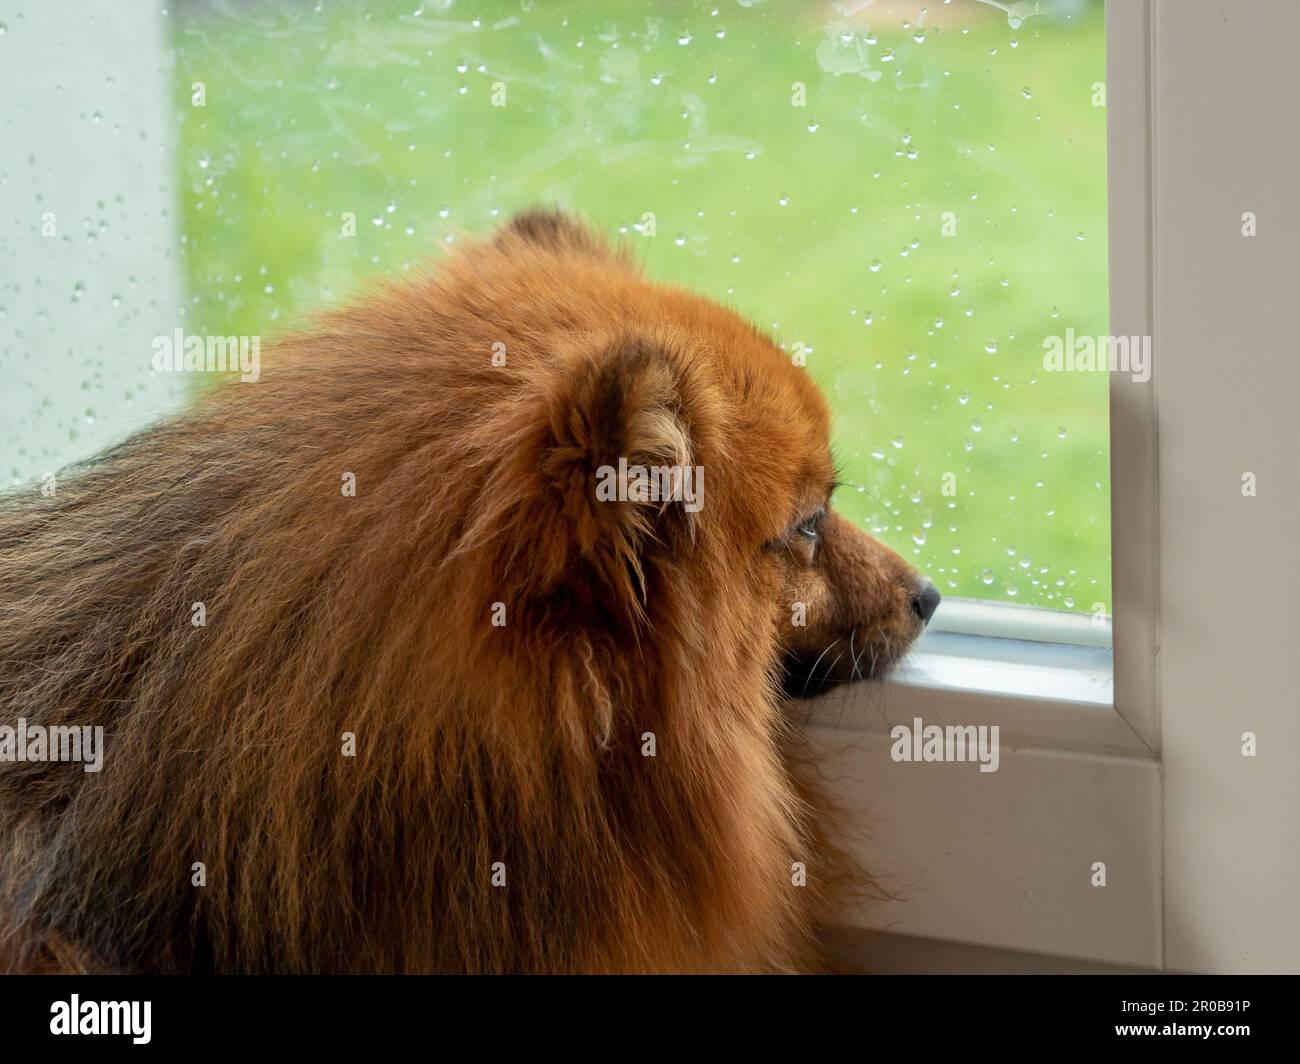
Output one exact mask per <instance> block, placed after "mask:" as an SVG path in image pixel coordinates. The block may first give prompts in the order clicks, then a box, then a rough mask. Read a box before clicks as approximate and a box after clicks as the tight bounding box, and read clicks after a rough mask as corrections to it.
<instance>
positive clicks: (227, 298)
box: [173, 0, 1110, 611]
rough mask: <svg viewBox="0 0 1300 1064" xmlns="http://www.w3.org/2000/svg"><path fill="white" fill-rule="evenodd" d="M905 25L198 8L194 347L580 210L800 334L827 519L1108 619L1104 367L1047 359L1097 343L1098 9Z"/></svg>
mask: <svg viewBox="0 0 1300 1064" xmlns="http://www.w3.org/2000/svg"><path fill="white" fill-rule="evenodd" d="M847 6H850V7H851V6H855V5H853V4H850V5H847ZM919 6H920V5H918V4H904V3H898V2H892V0H881V2H878V3H877V4H875V5H872V6H869V7H867V8H865V9H864V10H862V11H860V12H859V13H858V14H857V15H855V16H853V17H849V18H844V17H840V16H837V15H836V14H835V11H834V10H833V9H832V8H831V7H830V5H826V4H810V3H780V2H777V0H769V2H766V3H758V2H751V3H743V2H742V3H740V4H737V3H736V2H735V0H714V2H713V3H704V4H696V3H686V2H682V3H661V4H657V5H647V6H644V7H643V6H642V5H638V4H633V3H629V2H627V0H594V2H583V3H576V2H575V3H570V4H558V3H550V4H547V3H542V2H536V3H532V2H529V0H524V2H523V3H520V2H518V0H500V2H485V3H478V4H459V3H457V4H446V3H442V4H438V3H426V4H423V5H420V4H419V2H418V0H405V2H404V3H388V2H370V3H365V4H362V3H359V2H335V3H328V4H319V3H316V2H314V0H313V2H304V3H297V2H291V3H272V2H269V0H267V2H260V3H259V2H255V0H246V2H243V3H238V4H231V3H228V2H223V3H221V4H208V3H201V2H194V0H190V2H188V3H182V4H181V5H180V6H179V7H177V8H176V9H175V10H174V13H173V31H174V45H175V50H176V66H175V79H176V102H177V108H178V111H177V113H178V115H179V119H178V121H179V123H180V152H179V159H180V166H181V171H182V172H181V175H180V188H181V200H182V202H181V210H182V221H181V226H182V232H183V236H184V240H185V252H186V273H187V278H188V283H189V286H190V290H191V292H192V293H193V296H192V305H191V309H190V313H191V318H190V320H189V321H188V322H187V323H186V324H187V328H189V329H190V330H191V331H207V332H217V333H245V334H261V335H264V336H268V335H274V333H275V332H276V331H277V329H279V328H286V327H288V326H289V325H291V324H292V323H293V321H294V320H295V319H297V318H298V317H300V316H301V315H303V314H305V313H309V312H310V311H311V310H312V309H314V308H316V307H319V306H322V305H325V304H328V303H331V302H335V301H338V300H340V299H344V298H346V297H347V295H348V293H349V292H350V291H352V290H354V289H355V288H356V287H357V286H358V283H359V282H360V281H361V280H363V279H365V278H367V277H370V276H373V275H375V274H377V273H381V272H385V271H393V270H401V269H403V268H404V267H409V266H411V265H412V264H414V263H416V262H418V261H419V260H421V259H422V258H424V257H426V256H427V255H429V254H430V253H436V245H437V244H438V242H440V241H446V240H454V239H458V238H463V235H464V234H466V233H479V232H483V231H485V230H487V229H489V228H491V227H492V226H493V225H495V224H496V223H497V222H498V221H499V220H500V219H502V218H504V217H506V216H508V215H509V214H510V213H511V212H512V211H514V210H516V209H519V208H521V207H524V206H528V205H531V204H535V203H538V202H546V203H560V204H563V205H566V206H570V207H573V208H575V209H577V210H579V211H581V212H582V213H584V214H585V215H587V216H588V218H589V219H591V220H592V221H593V222H594V223H595V224H596V225H598V226H599V227H601V228H603V229H604V230H606V231H607V232H609V233H611V234H613V235H618V234H625V235H626V237H625V238H626V239H627V241H628V242H629V243H630V244H631V246H632V247H633V248H634V249H635V250H636V252H637V254H638V255H639V256H640V257H642V258H643V259H644V262H645V267H646V270H647V272H648V273H649V275H650V276H652V277H654V278H656V279H659V280H664V281H669V282H674V283H680V284H683V285H686V286H689V287H691V288H693V289H695V290H697V291H699V292H702V293H704V294H707V295H710V296H713V297H715V298H718V299H720V300H723V301H724V302H727V303H729V304H731V305H733V306H734V307H736V308H737V309H738V310H739V311H740V312H741V313H743V314H744V315H746V316H747V317H749V318H751V319H752V320H753V321H755V322H756V323H757V324H759V325H760V326H762V327H764V328H766V329H768V330H769V331H770V332H771V333H772V335H773V336H774V337H775V338H776V339H777V340H778V341H779V342H780V343H782V344H783V345H785V346H786V347H788V348H790V349H791V350H794V345H796V344H802V345H803V349H804V350H805V351H806V352H807V365H808V368H809V370H810V371H811V372H812V373H813V374H814V375H815V376H816V377H817V379H818V380H819V381H820V382H821V383H822V384H823V386H824V387H825V388H826V390H827V392H828V394H829V395H830V397H831V402H832V406H833V408H834V410H835V414H836V418H835V444H836V450H837V454H838V456H839V459H840V463H841V465H842V467H843V474H844V477H845V479H846V480H848V481H850V482H851V483H852V484H853V485H854V486H855V487H856V490H855V487H848V488H841V489H840V491H839V493H838V496H837V498H836V505H837V506H838V507H839V508H840V509H841V510H843V511H844V512H846V513H847V514H849V515H850V516H851V517H852V518H854V519H855V520H857V521H859V522H861V523H862V524H863V526H864V527H866V528H868V529H869V530H871V531H872V532H874V533H875V534H877V535H879V536H880V537H881V538H882V539H884V540H885V541H887V542H888V543H890V544H891V545H892V546H893V547H895V548H896V549H898V550H900V551H901V552H902V553H903V554H904V555H905V556H906V557H908V558H909V559H910V560H911V561H912V562H913V563H914V564H916V565H917V566H918V567H919V568H921V569H922V570H924V571H926V572H928V573H929V574H930V575H931V576H932V577H933V578H934V579H935V581H936V582H937V583H938V584H939V586H940V588H941V589H942V590H943V591H944V592H945V594H947V595H962V596H969V597H976V598H986V599H993V600H996V601H1004V602H1016V603H1023V604H1028V605H1039V606H1050V607H1053V608H1057V609H1075V610H1084V611H1086V610H1089V609H1091V608H1092V606H1093V604H1094V603H1096V602H1101V603H1104V604H1105V606H1106V608H1107V611H1109V603H1110V541H1109V487H1110V485H1109V472H1108V461H1109V459H1108V439H1107V437H1108V433H1107V381H1106V377H1105V375H1104V374H1092V375H1088V374H1062V373H1057V374H1045V373H1044V372H1043V370H1042V353H1043V338H1044V336H1046V335H1049V334H1062V333H1063V332H1064V330H1065V329H1066V328H1067V327H1072V328H1074V330H1075V332H1076V333H1078V334H1090V335H1098V334H1102V333H1104V332H1106V330H1107V309H1106V275H1107V271H1106V192H1105V172H1106V170H1105V109H1104V107H1097V106H1093V102H1092V99H1093V86H1094V83H1097V82H1101V81H1103V80H1104V77H1105V61H1104V44H1103V39H1104V35H1103V21H1102V17H1101V11H1100V3H1099V2H1094V0H1075V2H1073V3H1071V2H1067V0H1055V2H1054V0H1044V3H1043V7H1044V8H1045V9H1046V11H1047V13H1046V14H1043V15H1039V16H1036V17H1030V18H1026V19H1025V20H1024V21H1023V23H1021V24H1019V25H1018V26H1013V25H1012V23H1013V22H1016V21H1017V20H1016V19H1015V18H1010V19H1009V18H1008V15H1007V13H1006V12H1005V11H1003V10H999V9H996V8H994V7H991V6H987V5H984V4H980V3H977V2H976V0H955V2H954V3H953V4H951V5H944V4H942V2H941V0H932V2H931V3H930V4H929V6H930V8H931V9H932V13H930V14H928V15H927V18H926V19H925V20H923V21H922V22H921V23H920V25H919V26H918V25H914V24H911V23H905V15H904V14H903V12H904V11H905V10H911V11H913V12H914V11H916V10H918V9H919ZM1004 6H1005V5H1004ZM1010 6H1011V9H1012V10H1013V11H1015V12H1021V13H1023V12H1025V11H1026V10H1029V9H1032V8H1033V6H1034V5H1033V4H1032V3H1029V4H1025V3H1019V4H1013V5H1010ZM562 9H567V14H566V13H565V10H562ZM931 20H938V21H931ZM194 82H203V83H204V86H205V90H206V105H205V106H203V107H195V106H193V105H192V102H191V96H192V86H193V83H194ZM795 83H801V84H802V85H803V86H804V87H805V91H806V101H807V103H806V106H803V107H797V106H794V105H793V103H792V98H793V93H794V91H795V90H794V89H793V86H794V85H795ZM498 84H501V85H504V87H505V93H506V97H505V106H493V103H492V95H493V87H494V85H498ZM348 211H351V212H354V213H355V215H356V218H357V232H356V235H355V236H354V237H344V236H341V235H340V227H341V225H342V218H343V214H344V212H348ZM946 212H951V215H952V216H955V229H956V231H955V235H945V233H944V220H945V219H944V215H945V213H946ZM647 213H649V214H652V215H653V234H651V233H649V232H648V231H646V230H647V229H648V228H649V227H647V226H646V225H644V224H643V219H645V216H646V215H647ZM945 474H953V475H954V477H955V487H956V493H955V495H944V494H943V486H944V483H945V479H944V478H945ZM950 483H951V481H950Z"/></svg>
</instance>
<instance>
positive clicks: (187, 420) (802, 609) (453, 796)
mask: <svg viewBox="0 0 1300 1064" xmlns="http://www.w3.org/2000/svg"><path fill="white" fill-rule="evenodd" d="M827 432H828V418H827V412H826V407H825V404H824V402H823V400H822V398H821V396H820V395H819V394H818V392H817V390H816V388H815V387H814V386H813V384H812V382H811V381H810V380H809V379H808V377H807V376H806V374H805V373H804V372H803V371H802V370H800V369H798V368H796V367H795V366H793V365H792V364H791V361H790V359H789V358H788V357H787V356H786V355H784V354H783V353H782V352H781V351H780V350H779V349H778V348H777V347H776V346H775V345H774V344H773V343H772V342H771V341H770V340H768V339H767V338H766V337H764V336H763V335H761V334H760V333H759V332H757V331H756V330H755V329H753V328H751V327H750V326H749V325H747V324H745V323H744V322H743V321H741V320H740V319H739V318H737V317H736V316H735V315H734V314H732V313H731V312H729V311H727V310H724V309H722V308H721V307H718V306H716V305H714V304H712V303H709V302H706V301H704V300H702V299H699V298H697V297H695V296H692V295H689V294H687V293H685V292H682V291H677V290H674V289H671V288H664V287H660V286H658V285H654V284H651V283H650V282H648V281H646V280H645V279H644V278H643V277H641V276H640V274H639V273H638V271H637V270H636V269H635V268H634V266H633V265H632V264H631V263H630V262H629V260H628V259H627V258H626V257H623V256H622V255H620V254H618V253H615V252H611V251H610V250H609V249H608V248H607V247H606V246H605V245H604V244H603V242H602V241H601V240H599V239H598V238H597V237H595V236H593V235H592V234H590V233H589V232H588V231H587V230H586V229H584V228H583V227H581V226H580V225H579V224H577V223H576V222H573V221H571V220H569V219H567V218H566V217H564V216H562V215H556V214H549V213H533V214H527V215H524V216H521V217H519V218H516V219H515V220H514V221H513V222H512V223H510V224H509V225H507V226H506V227H505V228H504V229H503V230H502V231H501V232H500V233H498V234H497V235H496V237H495V238H494V239H492V240H491V241H490V242H486V243H481V244H477V245H474V246H470V247H468V248H467V249H465V250H464V251H461V252H460V253H458V254H457V255H456V256H454V257H453V258H452V259H451V260H450V261H449V262H448V263H446V264H445V265H444V266H443V267H441V268H440V270H439V272H438V273H437V275H436V276H434V277H431V278H427V279H423V280H420V281H417V282H414V283H403V284H401V285H394V286H392V287H389V288H387V289H385V290H383V291H382V292H380V293H378V294H376V295H374V296H373V297H371V298H370V299H369V300H368V301H364V302H362V303H361V304H360V305H358V306H356V307H353V308H352V309H348V310H343V311H340V312H337V313H333V314H329V315H326V316H325V317H323V318H322V319H321V320H320V322H319V324H318V326H317V327H316V328H315V329H313V330H312V331H310V332H308V333H305V334H302V335H299V336H296V337H294V338H292V339H289V340H287V341H285V342H284V343H282V344H280V345H279V346H278V348H277V353H276V356H275V358H274V359H273V360H272V364H271V366H270V368H269V369H268V371H267V372H266V373H265V375H264V376H263V379H262V380H261V382H260V383H257V384H251V385H244V384H238V383H232V384H230V385H228V386H225V387H223V388H219V389H216V390H214V391H212V392H211V393H209V394H207V395H206V396H205V397H204V398H202V399H201V400H200V401H199V402H198V403H197V404H196V406H195V407H194V408H193V409H192V410H191V411H189V412H187V413H186V414H185V415H184V416H183V417H181V418H179V419H177V420H174V421H169V422H165V423H163V424H160V425H157V426H155V427H153V428H151V429H149V430H147V431H145V432H143V433H141V434H139V435H137V436H135V437H134V438H132V439H130V440H128V441H127V442H126V443H124V444H122V445H121V446H119V447H116V448H114V449H112V450H110V451H108V452H107V453H105V454H103V455H101V456H100V457H98V458H96V459H95V460H94V461H92V462H90V463H88V464H87V465H85V466H84V467H83V468H81V469H79V470H77V471H76V472H75V475H73V476H71V477H70V478H69V479H68V480H67V481H66V482H60V484H59V486H58V488H57V491H56V493H55V494H54V496H53V497H52V498H46V497H43V496H41V495H39V494H37V493H35V492H27V493H23V494H17V495H11V496H9V497H7V498H5V499H4V500H3V501H2V502H0V725H7V726H9V727H10V729H13V728H14V727H15V726H16V720H15V718H21V719H22V720H23V721H24V722H25V724H24V726H25V728H27V729H28V730H29V731H30V729H32V728H33V727H34V726H35V727H41V728H45V729H50V728H52V727H56V726H72V727H77V728H85V727H96V726H100V727H102V728H103V729H104V732H103V734H104V736H105V749H104V752H103V764H102V771H99V772H85V771H83V767H84V766H82V765H79V764H74V763H67V762H62V763H61V762H57V761H50V760H24V759H21V757H20V758H13V757H11V758H8V759H6V760H4V761H2V762H0V964H2V965H3V966H5V967H7V968H8V969H9V970H17V971H24V970H26V971H31V970H51V969H54V970H77V969H92V970H104V971H126V972H212V971H215V972H508V971H514V972H646V971H663V972H669V971H676V972H696V971H718V972H723V971H744V972H761V971H799V970H810V969H815V968H816V967H817V966H818V964H819V958H818V951H817V946H816V937H815V928H816V926H817V923H818V921H819V919H821V918H823V917H824V916H825V914H826V912H827V911H828V910H827V906H828V905H830V904H832V903H833V901H834V898H835V893H836V890H837V889H838V888H837V886H836V884H837V883H840V882H842V881H843V880H844V879H845V875H846V869H845V868H844V867H843V866H842V864H841V862H839V861H838V859H837V858H836V856H835V853H834V852H833V850H832V849H831V848H830V847H829V846H828V844H827V841H826V838H825V835H824V832H823V830H822V826H821V823H820V821H819V815H818V813H817V803H816V802H815V800H814V795H813V793H812V791H811V790H810V788H809V787H808V786H807V785H806V784H804V783H803V782H801V781H800V777H799V774H798V772H797V770H796V767H795V766H796V762H795V761H794V760H793V759H792V757H791V755H790V751H789V743H790V741H791V734H790V732H791V729H790V726H789V724H788V723H787V721H786V719H785V717H784V715H783V711H782V691H781V687H782V683H783V681H784V683H785V684H786V686H787V687H788V688H791V689H792V690H793V691H794V692H796V693H798V692H799V691H802V690H805V689H807V690H809V691H812V690H818V689H820V688H822V687H824V686H825V685H827V684H828V683H833V682H838V681H844V680H850V679H855V678H858V677H861V676H863V675H864V674H870V673H872V672H879V671H880V670H882V669H883V668H885V667H886V666H887V665H888V664H889V663H890V662H892V661H893V660H895V659H896V658H897V657H898V655H899V654H900V653H901V652H902V651H903V649H904V648H905V647H906V646H907V645H908V643H909V642H910V641H911V640H912V639H913V638H914V637H915V636H916V634H917V633H918V631H919V630H920V628H921V627H922V625H923V624H924V622H925V621H926V620H927V619H928V618H929V616H930V614H931V613H932V612H933V610H934V607H935V604H936V602H937V600H938V593H937V592H935V591H934V589H933V588H932V587H929V586H928V585H926V584H924V583H923V582H921V581H919V580H918V578H917V577H916V576H915V575H914V574H913V572H912V571H911V570H910V569H909V568H908V566H907V565H906V564H905V563H904V562H903V561H902V560H901V559H900V558H899V557H898V556H897V555H895V554H893V553H892V552H891V551H889V550H888V549H886V548H885V547H883V546H882V545H880V544H879V543H877V542H875V541H874V540H872V539H871V538H870V537H868V536H867V535H865V534H863V533H862V532H860V531H858V530H857V529H856V528H854V527H852V526H851V525H850V524H849V523H848V522H846V521H845V520H843V519H842V518H840V517H838V516H836V514H835V513H834V512H832V511H831V510H830V508H829V497H830V494H831V490H832V487H833V480H834V474H833V471H832V467H831V459H830V455H829V451H828V446H827ZM638 467H640V468H638ZM611 470H613V471H616V472H615V473H611ZM199 603H201V604H202V606H201V607H199V606H198V605H197V604H199ZM803 618H806V624H800V623H798V622H799V621H800V620H801V619H803ZM201 622H202V623H201ZM51 734H53V733H51ZM10 752H11V753H12V752H13V751H12V750H11V751H10ZM796 865H802V866H803V867H804V868H805V869H806V875H807V884H806V885H799V884H802V877H800V876H799V875H796V874H794V873H793V872H792V868H793V867H795V866H796ZM849 878H852V877H851V875H850V876H849Z"/></svg>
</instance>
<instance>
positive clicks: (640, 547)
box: [539, 335, 704, 619]
mask: <svg viewBox="0 0 1300 1064" xmlns="http://www.w3.org/2000/svg"><path fill="white" fill-rule="evenodd" d="M675 366H676V367H677V368H675ZM681 366H682V362H681V361H680V360H673V359H670V357H669V352H668V351H667V349H666V348H665V346H664V343H663V342H661V341H658V340H653V339H649V338H645V337H639V336H635V335H632V336H622V337H618V338H616V339H614V340H612V341H610V342H608V343H603V344H599V345H597V346H596V347H595V349H594V350H592V351H591V353H590V354H589V355H586V356H584V357H581V358H578V359H575V360H573V361H571V362H569V363H568V364H567V365H566V366H565V368H564V369H563V370H562V371H561V374H560V377H559V379H558V381H557V382H556V384H555V386H554V387H553V389H552V390H551V392H550V394H549V395H548V396H547V397H546V428H545V433H544V437H543V442H542V447H541V456H540V462H539V472H540V474H541V480H540V484H541V490H542V492H543V493H545V494H546V495H549V496H550V498H549V499H547V498H543V499H541V500H539V501H540V502H541V503H542V506H543V509H544V510H546V511H547V512H548V515H549V517H550V518H551V519H552V520H556V521H558V522H559V524H558V526H557V528H556V530H555V534H556V535H558V536H560V537H562V539H563V548H562V549H561V550H560V551H558V552H556V554H554V555H553V557H556V558H557V560H558V558H560V557H562V558H563V567H564V572H563V574H561V573H559V572H554V573H553V574H552V575H553V576H554V577H556V578H559V579H562V580H563V581H564V582H565V583H566V584H568V585H570V586H571V587H572V585H574V584H575V583H577V584H581V583H582V582H583V581H587V582H589V585H590V586H589V587H588V588H587V590H588V591H589V592H590V593H591V595H592V596H593V597H594V598H595V599H598V600H600V601H601V602H602V603H603V604H604V605H606V606H607V607H608V608H609V609H610V610H611V611H616V612H617V613H619V614H622V615H624V616H626V617H627V618H628V619H635V618H638V617H640V616H641V615H642V610H643V607H644V604H645V598H646V594H647V581H648V579H649V573H648V570H649V568H650V567H651V566H653V565H654V564H655V563H656V562H658V561H664V560H667V559H670V558H671V556H672V554H673V553H674V552H675V551H679V550H683V549H686V548H688V547H689V545H690V543H691V542H692V540H693V537H694V532H695V521H696V519H697V515H698V513H699V511H700V509H701V507H702V506H703V503H704V474H703V468H702V467H701V466H700V465H699V464H698V463H696V461H695V458H694V453H693V452H694V449H693V446H692V440H691V431H690V417H689V414H688V411H687V401H686V400H687V395H686V393H687V391H688V389H687V384H688V381H687V380H686V378H685V376H684V370H683V369H682V368H681Z"/></svg>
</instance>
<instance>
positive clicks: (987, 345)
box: [984, 340, 998, 355]
mask: <svg viewBox="0 0 1300 1064" xmlns="http://www.w3.org/2000/svg"><path fill="white" fill-rule="evenodd" d="M984 350H985V351H987V352H988V353H989V354H990V355H996V354H997V353H998V342H997V341H996V340H985V341H984Z"/></svg>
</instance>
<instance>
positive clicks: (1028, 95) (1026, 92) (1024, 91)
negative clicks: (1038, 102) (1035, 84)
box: [1020, 85, 1034, 100]
mask: <svg viewBox="0 0 1300 1064" xmlns="http://www.w3.org/2000/svg"><path fill="white" fill-rule="evenodd" d="M1020 95H1021V96H1023V97H1024V98H1025V99H1026V100H1030V99H1033V96H1034V94H1033V93H1032V92H1030V91H1029V86H1028V85H1026V86H1025V87H1024V88H1023V89H1021V90H1020Z"/></svg>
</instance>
